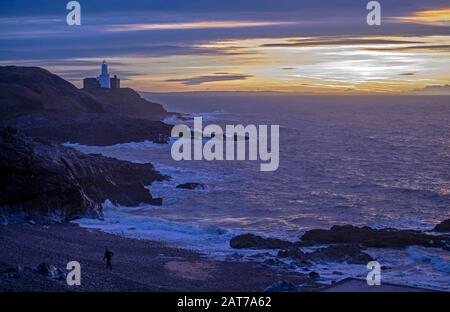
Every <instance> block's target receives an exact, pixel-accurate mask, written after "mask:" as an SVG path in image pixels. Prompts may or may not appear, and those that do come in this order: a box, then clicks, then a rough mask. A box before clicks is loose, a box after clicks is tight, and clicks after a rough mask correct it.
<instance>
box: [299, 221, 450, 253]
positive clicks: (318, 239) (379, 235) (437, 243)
mask: <svg viewBox="0 0 450 312" xmlns="http://www.w3.org/2000/svg"><path fill="white" fill-rule="evenodd" d="M300 239H301V240H302V241H304V242H309V243H311V242H314V243H316V244H361V245H363V246H366V247H377V248H403V247H406V246H410V245H421V246H424V247H441V248H445V249H448V248H449V243H450V242H449V238H448V237H444V236H434V235H429V234H424V233H421V232H418V231H412V230H397V229H372V228H370V227H367V226H365V227H355V226H352V225H342V226H339V225H335V226H333V227H332V228H331V229H330V230H310V231H307V232H306V233H305V234H304V235H303V236H302V237H301V238H300Z"/></svg>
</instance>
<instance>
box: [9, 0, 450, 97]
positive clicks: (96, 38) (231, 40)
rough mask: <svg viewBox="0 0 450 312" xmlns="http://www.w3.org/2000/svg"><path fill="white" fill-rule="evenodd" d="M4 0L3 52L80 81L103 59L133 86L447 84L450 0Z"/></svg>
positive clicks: (373, 89)
mask: <svg viewBox="0 0 450 312" xmlns="http://www.w3.org/2000/svg"><path fill="white" fill-rule="evenodd" d="M68 2H69V1H67V0H28V1H25V0H1V1H0V64H1V65H21V66H41V67H44V68H46V69H48V70H50V71H52V72H54V73H56V74H58V75H60V76H62V77H63V78H65V79H67V80H69V81H71V82H72V83H74V84H75V85H77V86H78V87H81V85H82V79H83V78H84V77H95V76H97V75H98V73H99V69H100V64H101V62H102V61H103V60H106V61H107V62H108V63H109V68H110V73H111V74H116V75H118V76H119V78H121V79H122V85H123V86H128V87H132V88H134V89H137V90H139V91H150V92H179V91H282V92H299V93H319V94H324V93H325V94H360V93H363V94H366V93H370V94H372V93H373V94H383V93H408V94H410V93H425V94H429V93H431V94H436V93H449V94H450V70H449V68H450V2H449V1H448V0H445V1H443V0H423V1H415V0H396V1H393V0H380V1H379V3H380V4H381V17H382V19H381V25H380V26H369V25H368V24H367V22H366V16H367V14H368V13H369V11H368V10H367V9H366V5H367V3H368V1H365V0H341V1H335V0H333V1H332V0H227V1H221V0H220V1H219V0H191V1H186V0H146V1H144V0H127V1H124V0H103V1H100V0H79V3H80V4H81V25H80V26H69V25H67V23H66V15H67V13H68V12H69V11H68V10H67V9H66V5H67V3H68Z"/></svg>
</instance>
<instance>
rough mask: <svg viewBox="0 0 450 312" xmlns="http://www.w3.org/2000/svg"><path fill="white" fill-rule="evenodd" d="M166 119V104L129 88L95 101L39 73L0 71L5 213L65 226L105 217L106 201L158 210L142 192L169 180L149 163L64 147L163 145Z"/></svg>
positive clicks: (0, 197) (0, 184)
mask: <svg viewBox="0 0 450 312" xmlns="http://www.w3.org/2000/svg"><path fill="white" fill-rule="evenodd" d="M165 116H166V111H165V110H164V108H163V107H162V106H161V105H159V104H155V103H151V102H147V101H145V100H144V99H142V98H141V97H140V96H139V95H138V94H137V93H136V92H135V91H133V90H131V89H120V90H99V92H97V93H96V94H93V93H89V92H85V91H83V90H79V89H77V88H76V87H75V86H73V85H72V84H71V83H69V82H67V81H65V80H64V79H62V78H60V77H58V76H56V75H54V74H51V73H50V72H48V71H47V70H44V69H42V68H37V67H17V66H0V188H1V189H2V191H1V192H0V213H2V211H3V212H5V211H6V213H7V214H8V215H9V216H11V215H17V214H18V215H25V216H31V217H33V218H35V219H47V218H56V219H62V220H68V219H73V218H76V217H80V216H85V215H88V216H96V217H101V216H102V207H101V203H103V202H104V201H105V200H106V199H109V200H110V201H111V202H113V203H114V204H119V205H126V206H128V205H129V206H135V205H138V204H139V203H147V204H159V205H160V204H161V199H154V198H152V196H151V194H150V192H149V190H148V189H146V188H145V187H144V186H146V185H149V184H151V183H152V182H153V181H155V180H161V179H163V178H164V177H163V176H162V175H161V174H160V173H159V172H157V171H156V170H155V169H154V168H153V166H152V165H151V164H134V163H129V162H126V161H120V160H117V159H112V158H107V157H103V156H101V155H86V154H83V153H81V152H78V151H76V150H74V149H71V148H67V147H64V146H62V145H60V143H62V142H67V141H70V142H73V143H81V144H87V145H113V144H117V143H124V142H130V141H144V140H151V141H156V142H159V143H166V142H167V140H168V137H169V135H170V129H171V126H169V125H166V124H164V123H163V122H162V121H161V119H162V118H164V117H165ZM1 129H2V130H1ZM16 129H17V130H16Z"/></svg>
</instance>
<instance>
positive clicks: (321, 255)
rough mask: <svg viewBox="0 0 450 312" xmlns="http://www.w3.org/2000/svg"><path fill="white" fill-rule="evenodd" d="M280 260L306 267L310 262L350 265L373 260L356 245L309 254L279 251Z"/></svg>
mask: <svg viewBox="0 0 450 312" xmlns="http://www.w3.org/2000/svg"><path fill="white" fill-rule="evenodd" d="M278 257H280V258H291V259H293V260H295V261H296V263H298V264H303V265H308V264H310V263H312V262H346V263H352V264H367V263H368V262H370V261H372V260H373V258H372V257H371V256H370V255H368V254H367V253H365V252H363V251H362V250H361V248H360V247H359V246H357V245H336V246H329V247H326V248H320V249H317V250H315V251H313V252H310V253H304V252H303V251H301V250H300V249H297V248H291V249H288V250H280V251H279V252H278Z"/></svg>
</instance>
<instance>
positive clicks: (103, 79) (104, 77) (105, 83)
mask: <svg viewBox="0 0 450 312" xmlns="http://www.w3.org/2000/svg"><path fill="white" fill-rule="evenodd" d="M97 81H98V83H99V84H100V87H102V88H107V89H109V88H110V87H111V84H110V80H109V73H108V63H106V61H103V63H102V72H101V74H100V76H98V77H97Z"/></svg>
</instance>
